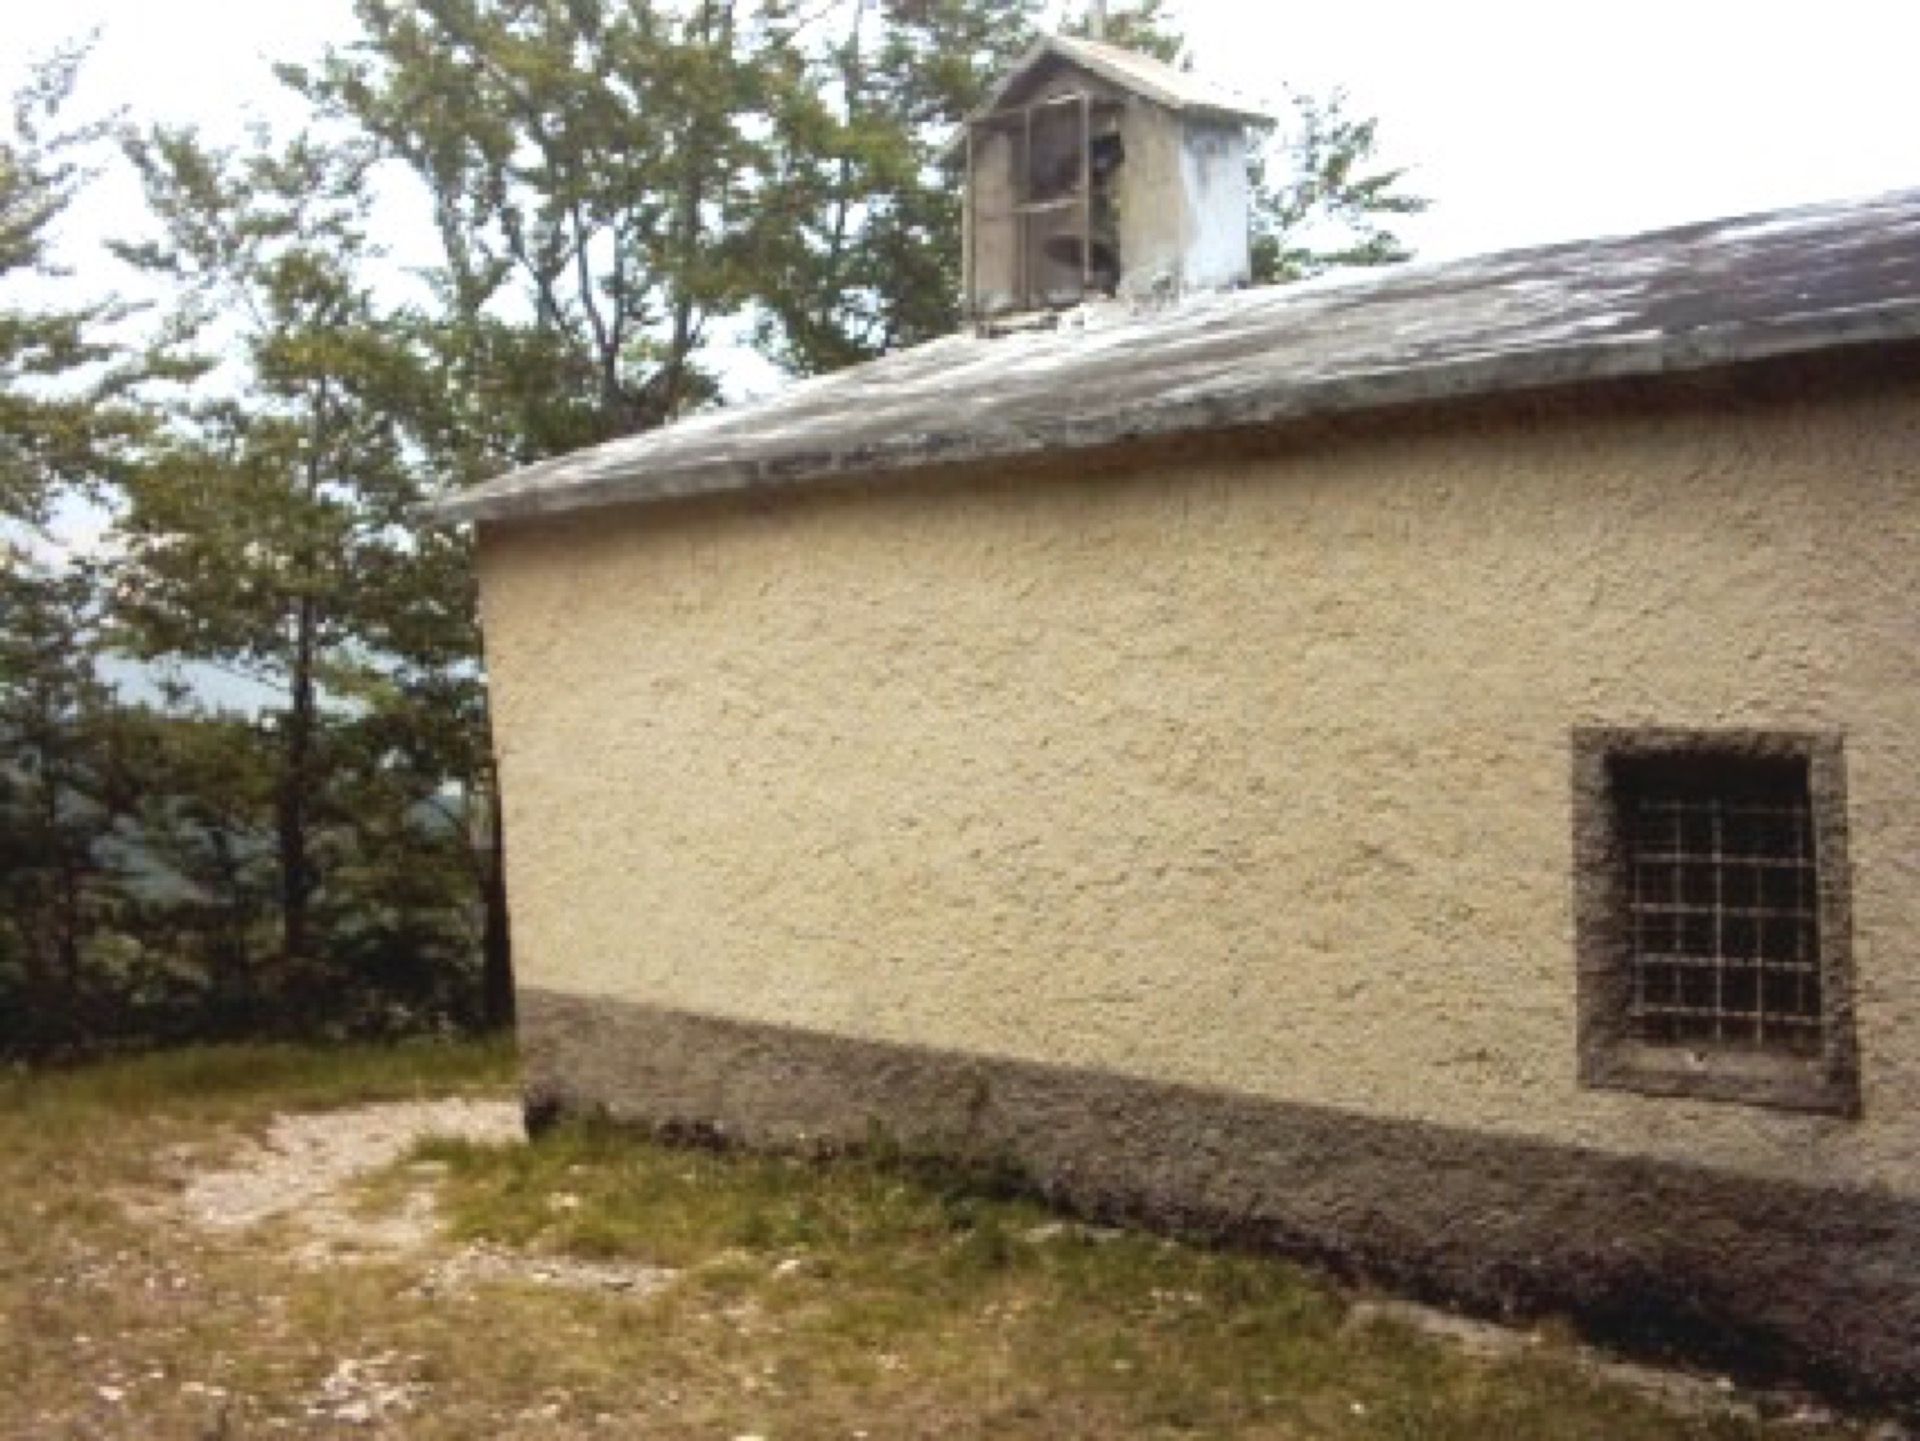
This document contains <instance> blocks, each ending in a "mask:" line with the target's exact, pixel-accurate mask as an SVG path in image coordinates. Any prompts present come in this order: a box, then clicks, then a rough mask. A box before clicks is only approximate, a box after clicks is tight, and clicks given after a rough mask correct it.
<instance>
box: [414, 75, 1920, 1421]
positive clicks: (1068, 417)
mask: <svg viewBox="0 0 1920 1441" xmlns="http://www.w3.org/2000/svg"><path fill="white" fill-rule="evenodd" d="M1058 58H1059V56H1058V52H1055V51H1052V50H1049V51H1047V52H1046V55H1045V56H1043V57H1042V59H1043V61H1045V63H1046V64H1047V65H1048V67H1049V68H1048V74H1047V77H1046V83H1047V84H1048V85H1049V86H1055V87H1057V86H1058V84H1059V82H1060V79H1061V77H1062V75H1063V74H1064V75H1067V76H1071V74H1072V73H1073V70H1072V67H1071V66H1070V65H1069V66H1067V67H1066V68H1065V69H1064V70H1062V69H1060V68H1058V67H1056V66H1055V65H1054V61H1055V60H1057V59H1058ZM1068 58H1071V57H1068ZM1088 74H1089V75H1091V76H1092V79H1091V80H1089V88H1088V95H1089V97H1090V98H1089V99H1088V101H1087V102H1086V104H1085V105H1084V106H1066V107H1065V108H1067V109H1069V110H1075V109H1077V111H1078V113H1079V114H1081V115H1085V116H1098V115H1100V114H1101V113H1103V112H1102V111H1101V108H1100V107H1101V105H1102V104H1105V103H1107V102H1108V101H1109V100H1112V99H1113V94H1112V92H1110V91H1106V90H1096V88H1095V87H1094V86H1093V85H1092V80H1099V81H1100V82H1101V83H1102V84H1112V83H1114V82H1113V78H1112V76H1111V75H1104V74H1101V75H1095V74H1093V73H1092V72H1088ZM1120 88H1121V90H1122V91H1124V90H1125V89H1126V87H1125V86H1124V85H1122V86H1121V87H1120ZM1060 93H1062V92H1061V91H1060V90H1058V89H1057V88H1055V89H1051V90H1049V91H1048V92H1047V94H1046V95H1044V96H1041V97H1040V98H1041V99H1054V98H1057V96H1058V95H1059V94H1060ZM1010 94H1011V95H1012V96H1013V98H1014V99H1015V100H1017V101H1018V103H1023V104H1024V103H1031V97H1030V95H1029V93H1028V92H1026V91H1024V90H1021V89H1020V88H1019V87H1018V86H1016V87H1015V91H1014V92H1010ZM1123 99H1124V103H1125V104H1138V105H1145V106H1158V108H1159V112H1161V113H1157V114H1155V115H1151V116H1149V117H1148V118H1149V119H1156V120H1158V121H1159V122H1161V123H1163V124H1165V125H1168V126H1171V127H1173V128H1174V130H1175V131H1178V129H1179V127H1180V126H1181V125H1183V124H1185V121H1183V120H1182V119H1181V115H1180V112H1179V111H1178V109H1177V108H1176V107H1171V106H1168V105H1165V104H1162V103H1161V102H1159V101H1156V100H1154V99H1152V98H1151V97H1150V96H1147V97H1143V96H1142V94H1141V93H1139V92H1138V91H1136V92H1134V93H1133V94H1132V96H1131V98H1130V99H1126V98H1125V97H1123ZM1209 117H1211V112H1209ZM1206 123H1207V124H1209V125H1211V124H1212V123H1213V120H1212V118H1208V119H1207V121H1206ZM1023 124H1024V122H1023ZM975 128H976V131H977V130H978V128H979V127H977V126H976V127H975ZM988 128H990V129H991V128H994V127H993V126H991V125H990V126H989V127H988ZM1022 133H1024V130H1023V131H1022ZM1073 133H1074V137H1076V138H1075V143H1076V144H1084V145H1087V146H1094V145H1096V144H1098V143H1100V137H1101V135H1102V134H1103V133H1113V132H1112V131H1105V132H1103V131H1102V130H1101V128H1100V125H1099V124H1096V123H1089V124H1085V125H1080V126H1078V128H1076V129H1075V130H1074V132H1073ZM1023 143H1024V142H1023ZM975 144H976V152H975V153H976V158H977V157H978V155H979V151H980V149H982V148H985V147H983V146H981V144H980V142H979V141H978V139H977V138H976V141H975ZM1129 153H1130V154H1131V153H1132V152H1131V150H1130V151H1129ZM1093 168H1094V167H1093V165H1092V163H1091V160H1090V159H1089V161H1088V163H1087V165H1086V167H1085V169H1084V170H1083V171H1082V174H1083V177H1084V176H1085V175H1087V174H1090V173H1091V172H1092V170H1093ZM1176 169H1177V167H1176ZM976 182H978V177H976ZM976 193H977V192H976ZM1070 198H1073V197H1070ZM1167 203H1168V205H1169V206H1172V205H1174V204H1175V203H1176V202H1175V201H1174V200H1173V199H1169V200H1168V202H1167ZM1086 209H1087V212H1088V213H1089V214H1093V213H1095V212H1096V209H1097V208H1096V207H1094V206H1092V205H1088V206H1087V207H1086ZM984 220H985V216H984V214H983V213H977V214H976V225H978V224H980V223H984ZM1010 223H1011V222H1010ZM1092 225H1093V222H1091V221H1087V222H1084V225H1083V229H1082V231H1081V234H1082V238H1083V239H1085V238H1087V237H1088V234H1089V231H1088V229H1087V228H1086V227H1089V226H1092ZM1094 228H1095V229H1097V227H1094ZM1110 233H1111V234H1117V233H1118V232H1110ZM1040 249H1041V252H1042V253H1043V254H1044V253H1045V245H1044V244H1043V245H1042V246H1041V247H1040ZM1061 253H1064V252H1061ZM1074 258H1079V257H1075V256H1069V257H1068V259H1070V260H1071V259H1074ZM1069 269H1071V267H1069ZM971 273H972V274H974V275H975V276H976V278H977V279H976V284H978V285H979V286H980V287H981V290H982V291H983V292H986V293H990V294H991V295H992V297H994V298H993V300H992V303H990V304H985V303H980V295H979V294H976V295H975V297H974V298H975V301H976V304H975V307H974V308H975V311H976V313H977V314H980V315H981V316H982V317H983V319H982V321H981V323H980V324H979V325H977V326H976V327H975V328H974V329H973V330H972V331H971V332H970V333H968V334H965V335H961V336H956V337H953V338H950V339H946V340H943V341H940V342H937V343H935V344H931V345H927V346H924V347H921V348H919V349H916V350H912V351H908V352H905V353H902V354H898V355H894V356H891V357H889V358H886V359H883V360H880V361H877V362H874V363H872V364H869V365H865V366H862V367H859V368H857V369H854V370H851V371H847V372H843V373H841V374H837V375H833V376H830V377H827V378H823V379H819V380H814V381H810V382H807V383H805V384H801V385H798V386H795V387H794V388H792V389H791V390H790V391H788V392H787V393H785V394H783V395H781V396H778V397H776V398H774V399H772V400H769V401H766V402H764V403H760V404H755V405H751V406H745V407H741V408H739V409H737V410H729V411H724V412H720V413H716V414H710V415H704V416H701V417H699V418H696V419H693V420H690V421H687V422H684V423H682V424H679V425H676V426H673V427H671V428H669V429H667V430H664V431H660V432H656V433H652V434H647V435H643V436H638V437H635V438H632V439H629V440H624V441H618V442H615V443H613V444H611V445H607V446H603V447H601V448H599V449H596V450H592V451H588V452H585V453H583V454H580V455H576V456H570V457H566V458H564V459H560V460H555V461H552V462H549V463H546V464H542V465H537V466H534V467H532V468H530V469H527V470H524V471H521V472H519V473H516V474H513V475H509V476H505V477H503V478H501V479H499V480H497V481H494V482H492V483H490V484H487V485H483V486H481V487H479V488H477V489H475V490H473V491H471V492H468V493H466V494H464V495H462V496H460V497H458V498H456V499H455V500H453V501H452V502H450V503H449V504H448V505H447V506H446V507H445V513H446V515H447V516H448V517H449V518H457V519H464V520H471V521H475V522H477V523H478V527H479V538H480V557H481V571H482V589H483V597H484V607H485V621H486V626H487V635H488V644H489V651H490V656H491V661H492V666H493V675H494V682H495V686H496V712H495V714H496V727H497V735H498V739H499V745H500V749H501V759H502V764H503V767H504V778H505V793H506V807H507V833H508V835H509V836H510V837H511V842H512V844H511V847H510V853H509V867H510V883H511V891H512V897H513V906H514V921H515V925H516V933H517V941H518V946H517V952H516V954H517V961H518V965H519V970H520V984H521V988H522V989H521V997H520V1006H521V1015H522V1017H523V1044H524V1053H525V1057H526V1065H527V1072H528V1086H529V1103H530V1106H531V1107H532V1109H533V1112H534V1114H535V1115H536V1116H540V1115H549V1114H553V1113H556V1112H581V1111H597V1110H605V1111H607V1112H610V1113H611V1114H613V1115H614V1116H616V1117H620V1118H623V1119H629V1120H632V1121H635V1122H640V1123H646V1124H671V1125H674V1126H681V1127H694V1128H700V1129H702V1130H706V1131H710V1132H713V1133H716V1134H718V1135H721V1136H724V1137H727V1138H732V1139H737V1140H740V1141H742V1142H748V1143H754V1144H763V1143H764V1144H774V1145H815V1144H842V1143H857V1142H860V1141H862V1140H863V1139H865V1138H867V1137H869V1136H870V1135H872V1134H873V1133H874V1132H875V1130H876V1129H878V1130H879V1131H880V1132H882V1133H884V1134H887V1135H890V1136H892V1137H896V1138H898V1139H900V1140H903V1141H906V1142H909V1143H912V1144H916V1145H936V1146H941V1147H946V1148H951V1149H954V1150H956V1151H960V1152H963V1153H968V1154H983V1155H991V1156H993V1157H995V1158H997V1159H998V1158H1008V1157H1010V1158H1012V1159H1014V1160H1016V1161H1017V1162H1018V1163H1019V1164H1020V1165H1022V1166H1023V1167H1025V1168H1026V1169H1027V1170H1028V1171H1029V1172H1030V1173H1031V1174H1032V1175H1033V1177H1034V1178H1035V1179H1036V1180H1037V1181H1038V1182H1039V1183H1040V1184H1042V1185H1044V1186H1045V1187H1047V1188H1049V1189H1050V1190H1051V1191H1052V1192H1053V1193H1054V1194H1056V1195H1057V1196H1059V1197H1061V1198H1063V1199H1065V1200H1067V1201H1070V1202H1072V1203H1074V1204H1076V1205H1078V1206H1081V1207H1085V1208H1087V1209H1089V1210H1092V1211H1096V1212H1100V1213H1103V1214H1112V1215H1125V1216H1131V1217H1136V1218H1145V1219H1148V1220H1151V1221H1166V1222H1180V1223H1198V1224H1202V1225H1205V1226H1207V1227H1210V1228H1214V1229H1217V1230H1221V1231H1224V1232H1227V1233H1231V1234H1234V1235H1238V1236H1243V1237H1247V1238H1251V1239H1254V1240H1259V1241H1264V1242H1269V1243H1272V1244H1276V1245H1281V1246H1285V1247H1288V1248H1292V1249H1297V1250H1302V1251H1307V1252H1311V1253H1314V1254H1318V1255H1321V1256H1324V1257H1331V1258H1334V1259H1336V1260H1338V1261H1341V1262H1344V1263H1349V1264H1352V1265H1354V1266H1356V1267H1360V1268H1363V1269H1365V1270H1366V1271H1368V1272H1370V1273H1373V1274H1376V1275H1380V1276H1383V1277H1386V1278H1388V1279H1389V1280H1391V1281H1394V1282H1397V1283H1400V1284H1404V1285H1407V1286H1410V1287H1415V1288H1419V1289H1421V1290H1423V1291H1426V1292H1429V1293H1433V1294H1440V1295H1445V1296H1449V1297H1452V1298H1456V1299H1458V1300H1461V1301H1463V1302H1466V1303H1469V1304H1472V1305H1477V1306H1482V1307H1495V1308H1505V1307H1534V1306H1566V1307H1572V1308H1574V1309H1577V1310H1579V1311H1581V1312H1583V1313H1585V1314H1586V1315H1588V1316H1590V1317H1594V1318H1597V1319H1599V1320H1600V1321H1602V1322H1604V1323H1610V1324H1612V1325H1613V1326H1614V1327H1615V1328H1617V1329H1626V1330H1632V1331H1635V1332H1637V1333H1638V1334H1640V1335H1642V1336H1647V1335H1652V1334H1661V1335H1666V1336H1669V1337H1671V1338H1674V1339H1677V1340H1679V1341H1681V1342H1683V1343H1684V1344H1685V1345H1687V1346H1689V1347H1691V1348H1693V1349H1694V1350H1696V1351H1697V1352H1699V1353H1701V1354H1705V1355H1712V1356H1715V1357H1718V1358H1722V1359H1726V1358H1734V1359H1738V1360H1741V1361H1745V1362H1748V1363H1752V1364H1760V1365H1768V1366H1777V1367H1781V1368H1785V1369H1790V1370H1796V1371H1799V1372H1802V1373H1806V1374H1810V1375H1813V1376H1816V1377H1820V1378H1823V1379H1824V1380H1826V1381H1827V1382H1829V1383H1832V1384H1837V1385H1841V1386H1846V1387H1851V1388H1854V1389H1856V1390H1858V1391H1861V1392H1864V1393H1871V1394H1877V1395H1893V1396H1907V1397H1911V1396H1913V1395H1915V1394H1920V942H1916V939H1915V938H1916V936H1920V192H1911V193H1903V194H1897V195H1891V196H1887V197H1883V198H1880V199H1875V200H1867V201H1861V202H1857V203H1850V204H1840V205H1830V206H1821V207H1811V208H1806V209H1798V210H1791V211H1785V212H1781V213H1778V214H1773V215H1766V216H1760V217H1754V218H1748V219H1741V220H1731V221H1722V222H1716V223H1711V224H1703V225H1698V226H1692V227H1689V228H1685V229H1680V230H1673V231H1666V232H1661V233H1656V234H1650V235H1641V236H1635V237H1630V238H1625V239H1612V240H1598V241H1593V242H1590V243H1583V244H1573V245H1560V246H1553V247H1549V248H1545V249H1539V250H1531V251H1522V252H1514V253H1510V254H1503V255H1494V256H1490V257H1485V258H1481V259H1475V260H1469V261H1462V262H1457V263H1447V264H1440V265H1432V266H1414V267H1405V268H1401V269H1397V270H1393V271H1390V272H1383V273H1379V274H1375V275H1369V276H1367V277H1365V278H1362V279H1356V280H1348V281H1339V282H1334V283H1324V282H1322V283H1314V284H1310V285H1305V286H1299V287H1292V288H1286V289H1280V290H1253V291H1245V290H1243V291H1239V292H1220V293H1215V294H1210V295H1189V296H1187V297H1186V298H1184V299H1183V300H1182V301H1180V303H1177V304H1167V305H1161V304H1159V303H1157V302H1155V301H1153V300H1151V299H1150V298H1148V297H1147V296H1146V295H1145V294H1144V293H1142V294H1139V295H1136V296H1135V297H1134V298H1133V299H1132V300H1129V299H1128V298H1127V297H1126V296H1125V295H1124V294H1121V293H1120V292H1122V291H1123V290H1124V289H1125V287H1124V285H1123V284H1122V280H1121V278H1122V277H1124V276H1126V275H1127V274H1128V273H1129V257H1128V256H1126V255H1124V254H1122V255H1118V256H1116V257H1114V259H1113V262H1112V263H1111V264H1109V265H1107V266H1105V267H1104V269H1103V270H1102V272H1101V273H1102V275H1103V276H1104V277H1105V280H1104V282H1103V284H1104V288H1108V289H1112V290H1113V291H1114V292H1116V295H1117V296H1118V298H1116V299H1114V300H1112V301H1103V302H1102V303H1099V304H1094V305H1078V304H1076V305H1075V306H1074V307H1073V308H1071V309H1068V310H1065V311H1062V312H1055V313H1053V314H1051V315H1043V316H1040V317H1035V316H1033V315H1022V316H1003V317H1000V318H999V319H997V320H992V321H991V322H990V321H989V320H988V319H986V318H984V317H986V316H988V315H990V314H991V313H994V312H997V311H999V310H1001V309H1003V308H1004V307H1005V306H1006V305H1008V304H1010V303H1011V302H1010V301H1008V299H1007V297H1008V296H1009V295H1011V294H1013V293H1014V291H1013V288H1010V287H1009V286H1008V285H1006V284H1002V283H1000V281H993V282H991V283H989V282H986V281H983V280H979V279H978V277H980V276H982V275H984V273H985V272H984V271H983V270H981V269H979V268H978V267H977V263H976V268H975V269H974V270H973V271H972V272H971ZM1010 273H1011V272H1003V273H1002V278H1003V279H1004V274H1010ZM1080 279H1081V282H1082V283H1080V284H1066V285H1064V286H1062V287H1061V288H1060V294H1058V295H1056V293H1055V291H1054V289H1053V288H1052V287H1050V286H1042V287H1040V289H1039V290H1038V291H1034V290H1031V289H1028V290H1026V291H1025V292H1024V293H1022V294H1020V295H1019V297H1018V298H1019V299H1020V301H1021V302H1022V303H1023V304H1026V305H1033V304H1043V305H1044V304H1050V303H1052V302H1054V301H1055V300H1057V299H1058V300H1072V301H1078V300H1079V299H1081V298H1082V292H1083V291H1084V290H1086V289H1088V288H1101V287H1089V286H1088V285H1087V284H1086V283H1085V282H1087V281H1089V280H1090V279H1091V269H1090V268H1083V271H1082V274H1081V277H1080ZM1068 280H1069V281H1071V280H1072V276H1071V275H1069V276H1068ZM1174 288H1175V289H1184V288H1188V287H1184V286H1176V287H1174ZM1145 289H1147V290H1150V289H1151V287H1146V288H1145Z"/></svg>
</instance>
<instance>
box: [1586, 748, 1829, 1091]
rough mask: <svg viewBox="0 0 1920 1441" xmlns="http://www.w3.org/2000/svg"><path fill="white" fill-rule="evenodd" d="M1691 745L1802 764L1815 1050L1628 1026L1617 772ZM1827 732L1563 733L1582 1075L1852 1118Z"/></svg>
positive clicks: (1696, 751)
mask: <svg viewBox="0 0 1920 1441" xmlns="http://www.w3.org/2000/svg"><path fill="white" fill-rule="evenodd" d="M1688 756H1697V757H1699V758H1701V759H1702V760H1708V761H1719V762H1734V763H1738V762H1742V761H1749V762H1750V761H1782V760H1786V761H1797V762H1801V763H1804V765H1805V766H1806V773H1807V799H1808V802H1809V807H1810V811H1811V817H1812V824H1813V837H1814V859H1815V864H1816V867H1817V870H1816V874H1815V906H1816V912H1817V920H1816V925H1817V928H1818V932H1819V950H1820V955H1819V964H1820V990H1821V1007H1820V1010H1821V1016H1820V1047H1819V1050H1818V1052H1817V1053H1814V1054H1807V1055H1795V1054H1792V1053H1790V1052H1788V1051H1785V1050H1781V1051H1770V1050H1754V1049H1749V1048H1735V1047H1724V1046H1718V1045H1714V1044H1711V1043H1705V1044H1703V1043H1701V1042H1698V1041H1684V1042H1674V1043H1657V1042H1652V1041H1648V1040H1645V1039H1643V1038H1641V1037H1639V1036H1637V1035H1635V1034H1634V1031H1633V1025H1632V1019H1631V1015H1630V1010H1629V1007H1630V1005H1631V1000H1632V985H1633V951H1632V936H1631V923H1630V908H1629V898H1630V895H1631V890H1630V885H1631V882H1630V878H1629V876H1628V875H1627V864H1628V846H1627V843H1626V837H1625V826H1624V817H1623V813H1622V805H1621V799H1622V797H1621V794H1620V787H1619V785H1618V783H1617V776H1618V770H1619V768H1620V766H1621V763H1623V762H1633V761H1645V760H1675V759H1684V758H1686V757H1688ZM1844 759H1845V758H1844V753H1843V746H1842V742H1841V737H1840V736H1839V735H1837V734H1831V733H1821V732H1807V731H1776V730H1678V729H1663V728H1638V729H1629V728H1615V727H1578V728H1576V729H1575V730H1574V732H1573V837H1574V856H1573V861H1574V869H1573V892H1574V930H1575V947H1576V958H1577V990H1578V1007H1577V1010H1578V1018H1579V1066H1580V1083H1581V1084H1582V1085H1583V1086H1586V1087H1590V1088H1594V1089H1601V1090H1620V1091H1633V1092H1638V1093H1640V1094H1642V1095H1649V1096H1674V1097H1691V1098H1693V1099H1697V1100H1708V1101H1731V1102H1744V1103H1746V1104H1750V1105H1757V1106H1773V1107H1780V1108H1784V1109H1788V1110H1797V1111H1818V1112H1824V1113H1827V1114H1833V1115H1843V1116H1850V1117H1857V1116H1858V1115H1859V1114H1860V1084H1859V1066H1858V1057H1857V1051H1856V1046H1855V1041H1854V1017H1853V947H1852V934H1853V920H1852V899H1851V894H1850V884H1849V870H1848V863H1847V824H1846V819H1847V807H1846V773H1845V763H1844Z"/></svg>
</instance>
